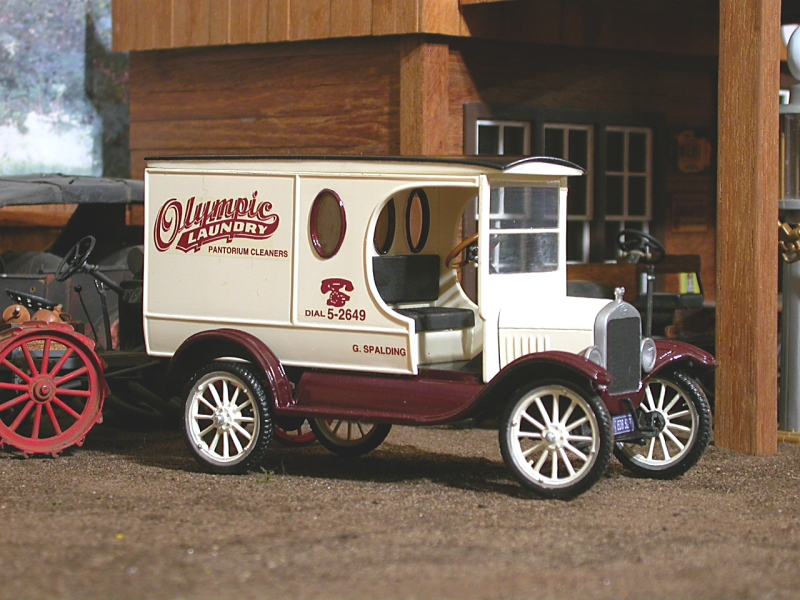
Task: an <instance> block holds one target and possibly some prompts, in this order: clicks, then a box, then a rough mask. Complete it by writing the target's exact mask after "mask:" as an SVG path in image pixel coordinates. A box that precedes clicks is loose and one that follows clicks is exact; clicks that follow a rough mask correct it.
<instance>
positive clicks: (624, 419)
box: [612, 415, 635, 435]
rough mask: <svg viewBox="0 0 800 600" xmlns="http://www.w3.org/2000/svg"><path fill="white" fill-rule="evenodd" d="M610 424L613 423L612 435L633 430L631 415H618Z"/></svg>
mask: <svg viewBox="0 0 800 600" xmlns="http://www.w3.org/2000/svg"><path fill="white" fill-rule="evenodd" d="M612 422H613V423H614V435H621V434H623V433H630V432H631V431H633V430H634V429H635V426H634V423H633V417H632V416H631V415H618V416H616V417H614V418H613V419H612Z"/></svg>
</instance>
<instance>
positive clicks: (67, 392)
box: [0, 324, 105, 456]
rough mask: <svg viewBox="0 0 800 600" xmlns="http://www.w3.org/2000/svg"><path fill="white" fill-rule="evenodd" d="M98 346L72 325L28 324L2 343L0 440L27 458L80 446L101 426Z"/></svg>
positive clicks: (9, 334) (7, 335) (0, 365)
mask: <svg viewBox="0 0 800 600" xmlns="http://www.w3.org/2000/svg"><path fill="white" fill-rule="evenodd" d="M104 398H105V382H104V379H103V375H102V367H101V363H100V361H99V359H98V358H97V356H96V355H95V354H94V344H93V343H92V342H91V340H89V339H88V338H85V337H84V336H82V335H79V334H77V333H75V332H74V331H73V330H72V328H71V327H69V326H67V325H44V324H41V325H40V324H37V325H23V326H22V327H19V328H16V329H13V330H11V331H10V332H8V333H7V334H6V335H5V336H4V338H2V339H0V441H2V442H3V443H4V444H7V445H8V446H12V447H14V448H17V449H19V450H22V452H24V453H25V454H26V455H33V454H51V455H54V456H55V455H56V454H58V453H59V452H61V451H63V450H64V449H66V448H69V447H70V446H81V445H82V444H83V440H84V438H85V437H86V434H87V433H88V432H89V430H90V429H91V428H92V427H93V426H94V424H95V423H99V422H101V421H102V413H101V411H102V407H103V399H104Z"/></svg>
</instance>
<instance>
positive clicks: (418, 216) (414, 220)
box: [406, 189, 431, 254]
mask: <svg viewBox="0 0 800 600" xmlns="http://www.w3.org/2000/svg"><path fill="white" fill-rule="evenodd" d="M430 228H431V207H430V205H429V204H428V195H427V194H426V193H425V190H423V189H416V190H414V191H413V192H411V195H410V196H409V197H408V205H407V206H406V241H407V242H408V249H409V250H411V252H413V253H414V254H417V253H419V252H420V251H421V250H422V249H423V248H424V247H425V242H427V241H428V233H429V232H430Z"/></svg>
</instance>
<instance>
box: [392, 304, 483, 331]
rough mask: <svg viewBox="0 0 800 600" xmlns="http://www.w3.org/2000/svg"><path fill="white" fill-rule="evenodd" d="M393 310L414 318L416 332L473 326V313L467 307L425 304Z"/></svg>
mask: <svg viewBox="0 0 800 600" xmlns="http://www.w3.org/2000/svg"><path fill="white" fill-rule="evenodd" d="M395 310H396V311H397V312H398V313H400V314H401V315H403V316H404V317H408V318H410V319H414V327H415V328H416V331H418V332H419V331H444V330H446V329H468V328H470V327H474V326H475V313H473V312H472V311H471V310H469V309H468V308H448V307H444V306H425V307H420V308H397V309H395Z"/></svg>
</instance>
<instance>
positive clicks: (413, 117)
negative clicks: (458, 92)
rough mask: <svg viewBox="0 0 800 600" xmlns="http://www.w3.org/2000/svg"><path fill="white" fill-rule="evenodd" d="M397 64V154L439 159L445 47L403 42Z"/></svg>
mask: <svg viewBox="0 0 800 600" xmlns="http://www.w3.org/2000/svg"><path fill="white" fill-rule="evenodd" d="M401 54H402V56H401V62H400V153H401V154H404V155H420V156H439V155H443V154H445V152H446V148H447V117H448V114H449V110H448V90H447V64H448V58H449V55H450V48H449V46H448V44H442V43H430V42H426V41H425V39H424V37H422V36H414V37H410V38H409V39H407V40H404V41H403V43H402V47H401Z"/></svg>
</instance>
